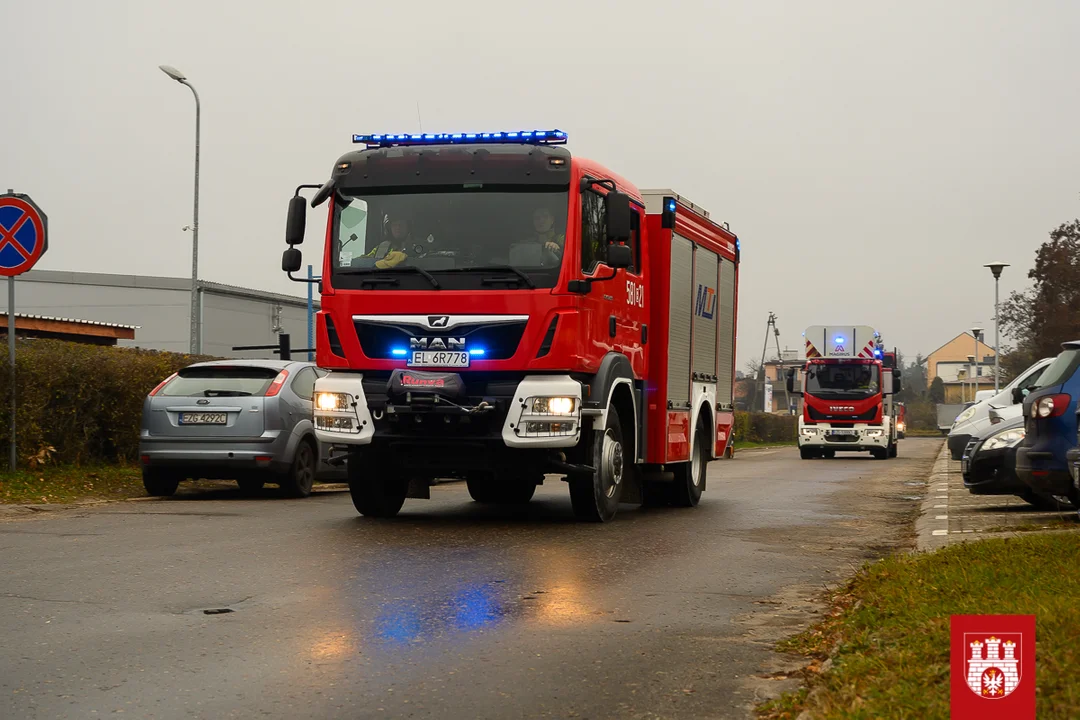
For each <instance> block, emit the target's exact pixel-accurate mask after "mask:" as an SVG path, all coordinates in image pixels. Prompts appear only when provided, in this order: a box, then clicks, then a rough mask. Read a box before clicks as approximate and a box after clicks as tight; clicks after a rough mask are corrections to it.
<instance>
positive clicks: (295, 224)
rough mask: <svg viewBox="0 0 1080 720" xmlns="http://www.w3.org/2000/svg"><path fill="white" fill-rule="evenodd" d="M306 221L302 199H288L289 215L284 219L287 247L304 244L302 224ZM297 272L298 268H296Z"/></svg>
mask: <svg viewBox="0 0 1080 720" xmlns="http://www.w3.org/2000/svg"><path fill="white" fill-rule="evenodd" d="M306 219H307V208H306V207H304V198H302V197H300V196H299V195H297V196H295V197H292V198H290V199H289V215H288V217H287V218H286V219H285V242H286V243H287V244H289V245H299V244H300V243H302V242H304V224H305V222H306ZM296 269H297V270H299V269H300V268H299V267H297V268H296Z"/></svg>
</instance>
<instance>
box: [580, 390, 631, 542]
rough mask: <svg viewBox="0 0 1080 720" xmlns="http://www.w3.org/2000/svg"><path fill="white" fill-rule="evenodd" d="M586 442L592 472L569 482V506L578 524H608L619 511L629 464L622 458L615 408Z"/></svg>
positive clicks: (622, 447) (619, 426) (617, 415)
mask: <svg viewBox="0 0 1080 720" xmlns="http://www.w3.org/2000/svg"><path fill="white" fill-rule="evenodd" d="M589 442H590V448H589V455H588V456H589V458H590V460H591V462H590V465H592V467H593V468H595V471H594V472H592V473H589V474H587V475H586V474H581V475H571V476H570V477H569V478H568V479H569V481H570V504H571V505H572V506H573V508H574V515H576V516H577V518H578V519H579V520H586V521H588V522H607V521H608V520H611V519H612V518H613V517H615V511H616V510H618V509H619V500H620V498H621V497H622V490H623V478H625V477H626V475H627V471H628V468H627V467H626V463H627V462H628V461H629V458H627V457H626V456H625V454H624V453H625V449H624V446H623V435H622V424H621V423H620V422H619V414H618V412H616V410H615V408H613V407H612V408H609V409H608V413H607V426H606V427H605V428H604V431H603V432H596V431H594V432H593V433H592V438H591V439H590V441H589Z"/></svg>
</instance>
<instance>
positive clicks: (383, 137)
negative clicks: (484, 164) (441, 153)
mask: <svg viewBox="0 0 1080 720" xmlns="http://www.w3.org/2000/svg"><path fill="white" fill-rule="evenodd" d="M352 140H353V143H354V144H356V145H367V146H368V147H369V148H373V147H391V146H395V145H396V146H417V145H470V144H475V143H507V144H517V145H521V144H526V145H565V144H566V140H567V137H566V133H565V132H563V131H562V130H515V131H511V132H486V133H423V134H404V135H394V134H393V133H389V134H386V133H375V134H366V135H353V136H352Z"/></svg>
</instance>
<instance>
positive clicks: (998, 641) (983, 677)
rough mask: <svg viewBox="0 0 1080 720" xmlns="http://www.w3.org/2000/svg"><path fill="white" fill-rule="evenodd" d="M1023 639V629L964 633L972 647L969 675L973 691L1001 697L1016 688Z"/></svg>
mask: <svg viewBox="0 0 1080 720" xmlns="http://www.w3.org/2000/svg"><path fill="white" fill-rule="evenodd" d="M1021 640H1022V636H1021V635H1020V634H1019V633H1003V634H1002V635H1000V636H999V635H984V634H982V633H964V645H965V646H966V647H968V648H970V650H971V652H970V654H969V655H968V658H967V673H966V675H965V679H966V680H967V686H968V687H969V688H971V692H973V693H975V694H976V695H978V696H979V697H981V698H986V699H987V700H1000V699H1001V698H1004V697H1008V696H1009V695H1010V694H1011V693H1012V692H1013V690H1016V687H1017V686H1018V685H1019V684H1020V669H1021V668H1020V642H1021Z"/></svg>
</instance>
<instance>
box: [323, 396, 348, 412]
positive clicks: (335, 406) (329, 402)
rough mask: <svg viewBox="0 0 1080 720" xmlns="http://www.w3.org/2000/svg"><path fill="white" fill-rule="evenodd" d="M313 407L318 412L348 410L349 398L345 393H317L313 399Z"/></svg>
mask: <svg viewBox="0 0 1080 720" xmlns="http://www.w3.org/2000/svg"><path fill="white" fill-rule="evenodd" d="M315 405H316V407H318V408H319V409H320V410H327V411H329V410H348V409H349V396H348V395H346V394H345V393H329V392H324V393H319V394H318V396H317V397H316V398H315Z"/></svg>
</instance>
